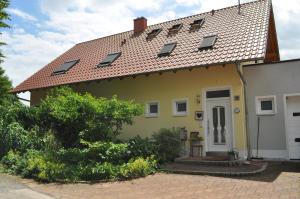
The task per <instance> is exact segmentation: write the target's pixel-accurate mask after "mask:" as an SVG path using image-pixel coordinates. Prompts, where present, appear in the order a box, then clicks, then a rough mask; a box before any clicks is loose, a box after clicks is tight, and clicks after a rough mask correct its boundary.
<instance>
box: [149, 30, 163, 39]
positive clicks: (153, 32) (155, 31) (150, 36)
mask: <svg viewBox="0 0 300 199" xmlns="http://www.w3.org/2000/svg"><path fill="white" fill-rule="evenodd" d="M161 31H162V29H161V28H157V29H154V30H152V31H151V32H149V33H148V35H147V38H146V39H147V40H151V39H153V38H154V37H156V36H157V35H158V34H159V33H160V32H161Z"/></svg>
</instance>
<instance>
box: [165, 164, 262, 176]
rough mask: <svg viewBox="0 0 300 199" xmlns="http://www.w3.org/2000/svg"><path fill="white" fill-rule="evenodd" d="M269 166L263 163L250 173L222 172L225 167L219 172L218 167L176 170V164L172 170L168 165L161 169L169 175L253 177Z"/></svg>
mask: <svg viewBox="0 0 300 199" xmlns="http://www.w3.org/2000/svg"><path fill="white" fill-rule="evenodd" d="M175 164H176V163H175ZM244 166H248V165H244ZM267 166H268V163H266V162H261V164H260V165H259V167H258V168H255V169H253V170H250V171H243V169H241V170H239V169H238V168H237V169H234V170H230V171H222V170H224V167H222V166H219V168H222V169H220V170H219V171H218V170H216V169H218V168H216V167H214V168H213V169H214V170H211V169H207V167H206V168H204V169H203V167H201V166H199V167H198V168H197V169H195V168H192V169H191V168H188V167H187V168H186V169H185V168H182V166H181V168H180V167H178V168H176V165H175V168H174V164H173V168H170V166H168V165H164V166H163V167H162V168H161V170H162V171H164V172H167V173H176V174H190V175H212V176H251V175H256V174H259V173H262V172H263V171H265V170H266V168H267ZM168 167H169V168H168ZM242 167H243V166H241V168H242ZM227 168H233V167H227Z"/></svg>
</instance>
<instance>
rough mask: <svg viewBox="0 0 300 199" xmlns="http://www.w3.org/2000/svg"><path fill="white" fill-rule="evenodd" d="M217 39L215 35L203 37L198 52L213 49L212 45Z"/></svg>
mask: <svg viewBox="0 0 300 199" xmlns="http://www.w3.org/2000/svg"><path fill="white" fill-rule="evenodd" d="M217 37H218V36H217V35H211V36H206V37H203V39H202V42H201V44H200V47H199V50H202V49H207V48H211V47H213V45H214V44H215V43H216V40H217Z"/></svg>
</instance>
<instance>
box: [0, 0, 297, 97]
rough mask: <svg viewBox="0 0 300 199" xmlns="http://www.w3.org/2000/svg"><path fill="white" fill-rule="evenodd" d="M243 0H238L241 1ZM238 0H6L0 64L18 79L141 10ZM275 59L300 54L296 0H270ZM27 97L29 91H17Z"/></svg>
mask: <svg viewBox="0 0 300 199" xmlns="http://www.w3.org/2000/svg"><path fill="white" fill-rule="evenodd" d="M247 1H249V0H241V2H242V3H243V2H247ZM237 2H238V0H147V1H145V0H144V1H142V0H122V1H120V0H110V1H108V0H11V5H10V7H9V8H8V12H9V14H10V15H11V21H9V22H8V23H9V24H10V25H11V27H12V28H10V29H7V30H5V31H4V33H3V35H2V36H1V40H4V41H5V42H6V43H7V44H8V45H7V46H5V47H4V48H3V52H4V54H5V55H6V60H5V62H4V63H3V65H2V67H4V69H5V70H6V74H7V75H8V76H9V78H10V79H11V80H12V81H13V85H14V86H16V85H17V84H19V83H21V82H22V81H23V80H25V79H26V78H28V77H29V76H31V75H32V74H33V73H35V72H36V71H38V70H39V69H41V68H42V67H43V66H44V65H46V64H47V63H49V62H50V61H52V60H53V59H55V58H56V57H57V56H59V55H60V54H62V53H63V52H64V51H66V50H67V49H69V48H71V47H72V46H73V45H74V44H76V43H78V42H82V41H86V40H90V39H95V38H98V37H102V36H105V35H110V34H113V33H118V32H121V31H127V30H130V29H132V27H133V19H134V18H136V17H138V16H145V17H146V18H147V19H148V24H155V23H159V22H163V21H167V20H171V19H175V18H179V17H184V16H188V15H192V14H196V13H201V12H204V11H210V10H212V9H218V8H223V7H227V6H231V5H235V4H237ZM273 7H274V13H275V20H276V26H277V33H278V39H279V47H280V54H281V59H292V58H299V57H300V38H299V36H298V35H300V20H298V19H299V18H300V1H299V0H286V1H282V0H273ZM21 96H22V97H25V98H29V94H28V93H25V94H21Z"/></svg>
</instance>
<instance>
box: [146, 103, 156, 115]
mask: <svg viewBox="0 0 300 199" xmlns="http://www.w3.org/2000/svg"><path fill="white" fill-rule="evenodd" d="M158 115H159V103H158V102H148V103H147V104H146V110H145V116H146V117H158Z"/></svg>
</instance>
